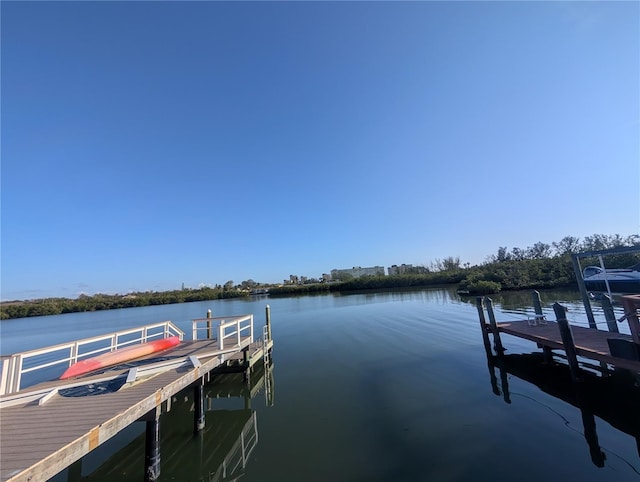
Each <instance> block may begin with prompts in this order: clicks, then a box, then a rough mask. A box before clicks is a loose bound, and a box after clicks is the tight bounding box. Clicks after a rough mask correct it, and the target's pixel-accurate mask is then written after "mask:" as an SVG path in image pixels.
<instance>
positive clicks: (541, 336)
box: [497, 320, 640, 373]
mask: <svg viewBox="0 0 640 482" xmlns="http://www.w3.org/2000/svg"><path fill="white" fill-rule="evenodd" d="M497 325H498V329H499V330H500V332H501V333H506V334H508V335H513V336H517V337H518V338H524V339H525V340H531V341H533V342H535V343H537V344H538V345H539V346H541V347H542V346H546V347H548V348H550V349H552V350H556V349H557V350H564V345H563V343H562V336H561V335H560V327H559V325H558V323H557V322H555V321H549V322H547V323H546V324H541V325H533V326H531V325H529V323H528V320H523V321H515V322H508V323H498V324H497ZM571 331H572V332H573V341H574V345H575V348H576V353H577V355H578V356H581V357H584V358H588V359H590V360H597V361H599V362H603V363H610V364H612V365H615V366H618V367H620V368H626V369H627V370H632V371H637V372H638V373H640V361H634V360H626V359H624V358H619V357H615V356H613V355H612V354H611V352H610V350H609V342H608V341H607V340H608V339H614V338H615V339H619V340H627V341H629V342H631V341H632V338H631V336H630V335H623V334H621V333H609V332H608V331H602V330H595V329H593V328H584V327H580V326H572V327H571Z"/></svg>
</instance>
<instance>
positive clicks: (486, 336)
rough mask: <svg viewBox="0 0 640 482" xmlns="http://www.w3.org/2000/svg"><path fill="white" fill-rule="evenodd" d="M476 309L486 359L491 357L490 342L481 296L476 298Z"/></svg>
mask: <svg viewBox="0 0 640 482" xmlns="http://www.w3.org/2000/svg"><path fill="white" fill-rule="evenodd" d="M476 308H478V317H479V318H480V332H481V333H482V341H483V343H484V350H485V351H486V352H487V357H491V341H490V340H489V332H488V331H487V320H486V319H485V317H484V304H483V303H482V296H478V297H477V298H476Z"/></svg>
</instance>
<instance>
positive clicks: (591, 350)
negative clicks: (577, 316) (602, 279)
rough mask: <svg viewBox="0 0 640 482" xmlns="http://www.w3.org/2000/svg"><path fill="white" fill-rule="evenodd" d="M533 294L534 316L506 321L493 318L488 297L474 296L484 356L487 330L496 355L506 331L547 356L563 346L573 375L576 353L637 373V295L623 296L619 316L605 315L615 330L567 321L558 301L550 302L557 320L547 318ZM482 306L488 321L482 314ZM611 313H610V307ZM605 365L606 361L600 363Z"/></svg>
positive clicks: (639, 333)
mask: <svg viewBox="0 0 640 482" xmlns="http://www.w3.org/2000/svg"><path fill="white" fill-rule="evenodd" d="M532 298H533V303H534V307H535V310H536V316H535V317H534V318H533V319H528V320H521V321H512V322H506V323H505V322H502V323H498V322H497V321H496V317H495V314H494V312H493V302H492V301H491V298H488V297H484V298H482V297H479V298H477V303H476V305H477V308H478V315H479V318H480V326H481V330H482V337H483V340H484V345H485V350H486V351H487V356H489V357H490V356H492V353H491V347H492V344H491V341H490V340H489V334H492V335H493V348H494V349H495V351H496V353H497V355H498V356H501V355H502V354H503V353H504V351H505V348H504V347H503V345H502V340H501V339H500V333H505V334H508V335H512V336H516V337H518V338H523V339H525V340H530V341H533V342H535V343H537V345H538V347H540V348H542V349H543V351H544V354H545V356H546V357H547V358H548V359H549V360H550V358H551V356H552V350H556V349H561V350H564V351H565V353H566V355H567V361H568V362H569V366H570V367H571V371H572V376H573V377H574V378H577V377H578V368H579V367H578V363H579V360H578V358H577V357H583V358H588V359H590V360H597V361H599V362H600V363H601V364H610V365H614V366H615V367H618V368H623V369H626V370H630V371H632V372H635V373H640V320H639V316H638V312H639V310H640V295H627V296H623V297H622V304H623V306H624V311H625V314H624V316H623V317H622V318H621V319H620V320H616V319H615V317H612V316H613V315H610V316H609V317H608V318H607V322H608V325H609V326H610V329H612V330H614V331H603V330H598V329H596V328H595V324H594V327H590V328H585V327H581V326H574V325H569V322H568V321H567V319H566V309H565V308H564V307H563V306H562V305H560V304H559V303H555V304H554V306H553V309H554V312H555V314H556V320H557V321H547V320H546V319H545V318H544V315H543V314H542V308H541V306H540V297H539V294H538V292H537V291H534V292H533V293H532ZM485 308H486V312H487V315H488V322H487V320H486V318H485ZM611 313H613V311H612V310H611ZM610 318H611V319H610ZM623 320H626V321H627V322H628V324H629V330H630V333H631V334H630V335H625V334H621V333H618V332H617V331H618V329H617V326H616V322H620V321H623ZM616 340H619V342H618V341H616ZM612 345H613V346H614V348H615V349H616V353H612V352H611V350H612ZM604 368H605V365H603V369H604Z"/></svg>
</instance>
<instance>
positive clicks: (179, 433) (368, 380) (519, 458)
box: [0, 289, 640, 482]
mask: <svg viewBox="0 0 640 482" xmlns="http://www.w3.org/2000/svg"><path fill="white" fill-rule="evenodd" d="M542 297H543V304H544V305H545V312H546V313H549V314H550V318H553V316H552V313H553V311H552V309H551V304H552V303H553V302H554V301H556V300H558V301H561V302H563V303H564V304H566V305H567V306H569V308H570V311H569V318H570V320H572V321H574V322H575V323H581V322H583V321H584V317H583V316H582V308H581V304H580V303H579V301H578V297H577V293H574V292H549V293H542ZM495 302H496V312H497V317H498V321H509V320H514V319H522V317H523V316H524V317H526V315H527V314H531V313H532V309H531V298H530V294H529V293H515V294H510V295H504V296H497V297H495ZM267 303H269V304H270V305H271V313H272V324H273V337H274V339H275V343H276V345H275V349H274V365H273V369H272V373H270V374H269V373H267V374H265V373H264V372H263V371H262V370H261V369H260V370H258V371H257V372H256V374H254V377H253V378H254V380H253V383H255V384H256V391H257V395H256V394H255V393H254V398H253V399H250V398H248V397H247V396H246V395H247V393H244V395H243V394H242V393H241V392H242V389H243V387H244V385H243V383H242V380H241V378H237V377H236V378H237V379H236V380H235V381H234V380H233V379H228V380H227V382H224V383H228V384H230V386H231V385H233V386H235V387H236V388H235V390H236V391H237V393H236V392H234V393H231V392H228V391H227V392H225V390H224V389H223V390H221V388H220V385H219V384H221V383H223V382H222V381H221V380H218V379H216V380H215V381H214V383H213V384H212V385H210V386H209V387H208V394H209V396H210V397H211V398H209V399H208V400H207V404H208V406H209V408H210V410H209V411H208V412H207V416H206V417H207V429H206V431H205V432H204V434H202V435H200V436H195V437H194V436H193V435H192V433H191V430H192V424H193V420H192V417H193V414H192V412H191V402H190V397H191V393H190V392H189V391H186V392H184V393H183V394H181V396H180V397H177V398H176V400H175V403H174V406H173V408H172V410H171V411H170V412H169V413H167V414H164V415H163V416H162V418H161V431H162V436H163V439H162V465H161V467H162V471H161V479H160V480H192V481H196V480H198V481H199V480H207V481H209V480H233V479H234V478H235V477H238V476H240V475H241V476H242V479H241V480H243V481H245V482H246V481H271V480H273V481H276V480H277V481H287V480H291V481H294V480H295V481H299V480H304V481H327V480H336V481H342V480H344V481H376V480H380V481H443V482H446V481H477V480H487V481H488V480H491V481H496V480H499V481H502V480H504V481H512V480H519V481H536V482H538V481H540V480H580V481H582V482H584V481H627V480H639V479H640V475H639V472H640V458H639V456H638V448H637V446H636V440H635V439H634V438H633V436H631V435H629V434H627V433H625V431H624V430H619V429H617V428H614V427H613V426H612V425H610V423H612V422H607V421H605V420H603V419H601V418H600V417H599V416H598V414H596V416H595V417H594V416H593V414H592V410H591V411H586V415H585V410H584V409H583V410H581V409H580V408H578V407H577V406H574V404H571V403H570V400H569V399H567V397H570V396H571V393H573V392H571V385H570V384H569V382H568V381H567V383H566V384H565V385H566V386H567V387H569V388H568V392H567V393H569V395H567V396H566V397H565V399H567V400H568V401H563V400H562V399H561V398H558V396H554V395H552V394H548V393H545V392H544V391H542V390H541V389H540V388H538V387H537V386H536V385H535V384H533V383H531V381H525V380H524V379H522V378H519V377H518V376H515V375H512V374H507V373H506V372H505V373H503V376H502V377H501V376H500V370H499V369H498V368H495V367H494V368H491V369H490V367H489V366H488V360H487V357H486V354H485V351H484V347H483V344H482V339H481V336H480V330H479V322H478V314H477V310H476V307H475V300H474V299H469V300H462V299H460V298H459V297H458V296H457V295H456V294H455V292H454V291H451V290H448V289H431V290H419V291H409V292H391V293H367V294H350V295H323V296H310V297H301V298H275V299H267V298H260V299H255V300H251V301H245V300H225V301H216V302H200V303H189V304H181V305H171V306H162V307H145V308H135V309H126V310H116V311H108V312H97V313H86V314H71V315H62V316H54V317H42V318H33V319H24V320H11V321H8V322H7V321H3V322H2V324H1V325H0V328H1V329H2V353H3V354H7V353H10V352H14V351H19V350H25V349H31V348H35V347H40V346H44V345H48V344H51V343H59V342H62V341H66V340H69V339H75V338H80V337H88V336H92V335H94V334H101V333H107V332H110V331H115V330H118V329H121V328H124V327H133V326H138V325H142V324H145V323H150V322H157V321H163V320H166V319H170V320H172V321H174V322H175V323H177V324H178V325H179V326H180V327H181V328H182V329H184V330H185V331H186V332H187V333H190V327H191V323H190V320H191V319H192V318H201V317H203V316H204V315H205V313H206V310H207V309H209V308H211V309H212V310H213V312H214V315H233V314H236V315H238V314H245V313H254V314H255V315H256V320H257V321H258V322H259V324H261V323H262V322H263V319H264V308H265V305H266V304H267ZM503 342H504V344H505V346H506V347H507V348H508V354H519V353H521V354H526V353H530V352H534V351H535V352H537V351H538V350H537V348H536V346H535V344H533V343H530V342H527V341H524V340H519V339H515V338H511V337H505V338H504V339H503ZM525 362H526V364H527V365H526V367H529V365H530V363H529V362H528V361H525ZM523 363H524V362H523ZM492 373H493V374H494V375H495V378H494V380H495V383H494V385H493V386H492V383H491V381H492V376H491V374H492ZM256 379H258V380H256ZM265 379H269V383H268V385H269V386H270V388H271V393H270V397H269V398H268V399H267V398H266V397H265V394H264V390H265V389H264V386H265ZM562 383H563V382H562V380H561V385H562ZM234 384H235V385H234ZM507 388H508V390H505V389H507ZM245 392H246V390H245ZM505 392H506V394H505ZM224 393H227V394H231V395H234V396H231V397H229V398H214V397H216V396H218V397H219V396H224V397H226V395H221V394H224ZM505 400H507V401H508V402H510V403H507V402H506V401H505ZM627 418H628V417H627ZM590 420H592V421H593V423H595V426H594V427H595V431H596V445H595V446H594V442H593V433H592V432H593V429H594V427H592V424H591V422H589V421H590ZM627 422H628V424H629V426H633V427H640V423H638V422H639V420H638V419H637V417H636V418H635V419H633V420H626V419H625V420H623V424H624V423H627ZM138 425H139V426H138ZM585 427H588V429H587V430H585ZM618 428H620V427H618ZM622 428H623V429H624V428H625V426H623V427H622ZM254 431H255V432H257V437H253V435H252V434H253V432H254ZM633 433H637V432H633ZM585 434H586V435H587V436H585ZM241 439H242V440H241ZM245 439H251V440H254V439H255V440H254V442H252V443H251V445H250V446H249V445H248V446H247V447H246V451H245V452H246V453H245V456H246V460H245V461H244V468H242V463H241V464H240V465H239V466H238V467H239V468H236V469H234V470H235V471H232V470H231V468H230V466H229V462H230V460H231V459H229V458H227V459H225V457H228V456H229V454H230V453H233V451H234V450H236V449H237V446H238V443H239V444H240V446H241V445H242V444H243V441H244V442H246V440H245ZM238 441H240V442H238ZM234 443H235V444H236V448H235V449H234ZM590 444H591V445H590ZM594 447H595V448H598V447H599V448H600V452H598V451H597V450H596V451H595V452H594V450H593V449H594ZM236 453H239V454H240V460H241V459H242V457H241V451H240V452H237V450H236ZM598 453H603V454H604V457H603V458H602V459H603V460H604V464H599V465H603V466H602V467H599V466H597V465H596V463H597V461H598V460H599V459H598V457H597V454H598ZM594 454H596V455H594ZM143 459H144V425H143V424H135V425H134V426H132V427H131V428H130V429H128V430H127V431H125V432H124V433H122V434H121V435H120V436H118V437H116V438H115V439H113V440H112V441H111V442H110V443H109V444H107V445H106V446H104V447H101V448H99V449H98V450H97V451H96V453H94V454H91V455H89V456H88V457H86V458H85V459H84V460H83V461H82V463H81V464H76V465H75V466H73V467H72V468H71V469H70V470H69V471H65V472H64V473H62V474H60V475H59V476H58V477H56V480H142V477H143V471H144V467H143ZM241 462H242V460H241ZM223 469H224V470H223ZM225 471H226V475H225Z"/></svg>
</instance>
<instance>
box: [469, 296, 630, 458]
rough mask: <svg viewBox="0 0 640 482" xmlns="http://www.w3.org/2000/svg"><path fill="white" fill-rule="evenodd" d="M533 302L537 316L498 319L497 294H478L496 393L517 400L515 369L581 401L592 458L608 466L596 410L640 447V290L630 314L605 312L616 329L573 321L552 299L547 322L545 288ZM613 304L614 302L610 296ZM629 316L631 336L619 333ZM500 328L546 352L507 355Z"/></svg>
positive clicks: (542, 386)
mask: <svg viewBox="0 0 640 482" xmlns="http://www.w3.org/2000/svg"><path fill="white" fill-rule="evenodd" d="M532 301H533V305H534V309H535V313H536V315H535V317H533V318H530V319H528V320H523V321H517V322H511V323H498V322H497V321H496V317H495V314H494V312H493V304H492V300H491V299H490V298H486V297H485V298H478V299H477V308H478V315H479V319H480V326H481V332H482V338H483V342H484V347H485V352H486V355H487V361H488V365H489V375H490V378H491V387H492V389H493V392H494V393H495V394H496V395H502V397H503V398H504V400H505V402H507V403H511V396H510V393H509V382H508V377H507V375H508V374H512V375H515V376H516V377H518V378H521V379H522V380H525V381H528V382H529V383H532V384H534V385H536V386H537V387H539V388H540V389H541V390H542V391H544V392H546V393H548V394H550V395H552V396H554V397H556V398H559V399H561V400H564V401H565V402H567V403H569V404H571V405H573V406H574V407H577V408H578V409H579V410H580V413H581V416H582V423H583V428H584V437H585V440H586V442H587V444H588V446H589V452H590V455H591V460H592V461H593V463H594V465H596V466H597V467H604V465H605V456H604V453H603V452H602V450H601V448H600V445H599V443H598V435H597V432H596V420H595V416H598V417H600V418H601V419H603V420H605V421H607V422H609V424H611V425H612V426H613V427H615V428H617V429H618V430H620V431H622V432H624V433H627V434H629V435H631V436H632V437H633V438H634V439H635V440H636V446H637V447H638V453H639V454H640V413H638V412H637V407H638V405H639V402H640V389H638V388H637V387H636V386H635V383H636V379H637V377H638V374H639V373H640V343H639V342H640V324H639V320H638V308H640V296H639V295H630V296H624V297H622V301H623V304H624V307H625V315H624V317H623V318H621V319H620V320H616V319H615V316H614V315H613V309H611V310H609V311H608V313H607V311H605V316H606V318H607V324H608V326H609V329H610V331H609V332H606V331H602V330H598V329H596V325H595V323H592V327H591V328H583V327H577V326H571V325H569V322H568V321H567V318H566V310H565V308H564V307H563V306H562V305H560V304H558V303H555V304H554V306H553V309H554V312H555V315H556V321H555V322H553V321H547V320H546V318H545V317H544V315H543V312H542V307H541V304H540V296H539V294H538V292H536V291H534V292H533V293H532ZM605 302H608V299H605ZM608 307H609V308H610V307H611V305H610V303H609V305H608ZM485 309H486V314H487V316H488V322H487V319H486V318H485ZM625 319H626V320H627V322H628V323H629V328H630V330H631V335H623V334H620V333H618V329H617V324H616V323H617V322H620V321H622V320H625ZM501 334H508V335H512V336H516V337H518V338H522V339H525V340H530V341H532V342H535V343H536V344H537V345H538V347H539V348H542V352H541V353H531V354H526V355H505V350H506V349H505V347H504V346H503V344H502V340H501ZM490 335H492V338H493V340H491V339H490ZM492 341H493V343H492ZM554 350H556V351H554ZM557 350H561V352H559V353H558V352H557ZM494 352H495V354H494ZM559 360H562V362H560V361H559ZM590 360H595V361H597V362H600V363H599V364H597V363H593V361H590ZM565 361H566V364H565ZM612 366H613V367H614V368H613V369H612ZM496 369H497V370H498V372H499V377H500V384H499V383H498V375H496Z"/></svg>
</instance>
